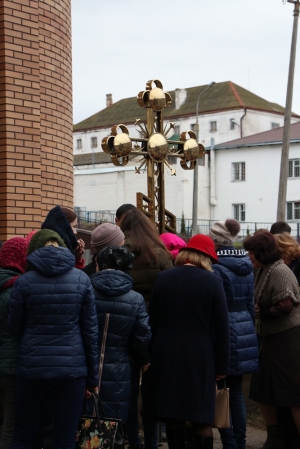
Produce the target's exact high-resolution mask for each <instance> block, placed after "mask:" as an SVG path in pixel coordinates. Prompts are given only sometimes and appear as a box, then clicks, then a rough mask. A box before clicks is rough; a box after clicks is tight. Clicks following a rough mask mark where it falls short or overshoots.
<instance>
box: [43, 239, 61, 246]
mask: <svg viewBox="0 0 300 449" xmlns="http://www.w3.org/2000/svg"><path fill="white" fill-rule="evenodd" d="M44 246H59V244H58V242H57V241H56V240H48V242H46V243H45V245H44Z"/></svg>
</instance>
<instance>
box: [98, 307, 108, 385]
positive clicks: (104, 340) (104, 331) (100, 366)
mask: <svg viewBox="0 0 300 449" xmlns="http://www.w3.org/2000/svg"><path fill="white" fill-rule="evenodd" d="M109 317H110V314H109V313H107V314H106V315H105V323H104V330H103V337H102V345H101V352H100V361H99V384H98V389H99V393H98V394H100V386H101V378H102V371H103V363H104V354H105V346H106V337H107V330H108V324H109Z"/></svg>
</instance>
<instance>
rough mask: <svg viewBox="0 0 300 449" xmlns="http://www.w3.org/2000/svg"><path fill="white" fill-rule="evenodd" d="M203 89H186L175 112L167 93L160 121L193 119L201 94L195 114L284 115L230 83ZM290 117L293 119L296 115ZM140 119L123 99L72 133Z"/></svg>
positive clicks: (135, 105)
mask: <svg viewBox="0 0 300 449" xmlns="http://www.w3.org/2000/svg"><path fill="white" fill-rule="evenodd" d="M207 87H208V86H207V85H205V86H196V87H189V88H187V89H186V99H185V102H184V103H183V104H182V105H181V106H180V107H179V108H178V109H176V108H175V91H171V92H169V94H170V95H171V97H172V104H171V106H170V107H169V108H168V109H165V110H164V117H165V118H168V119H172V118H179V117H184V116H190V115H195V114H196V104H197V100H198V98H199V95H200V94H201V92H203V95H201V101H200V102H199V108H198V112H199V114H205V113H214V112H220V111H226V110H233V109H241V108H246V109H255V110H259V111H266V112H273V113H278V114H280V115H282V114H284V108H283V107H282V106H280V105H278V104H275V103H271V102H269V101H267V100H265V99H263V98H261V97H259V96H258V95H255V94H253V93H252V92H250V91H249V90H247V89H244V88H243V87H241V86H238V85H237V84H234V83H233V82H231V81H226V82H223V83H216V84H214V85H213V86H212V87H211V88H210V89H207ZM206 89H207V90H206ZM205 90H206V91H205ZM204 91H205V92H204ZM293 115H295V116H296V117H297V115H296V114H293ZM144 117H145V113H144V112H143V111H142V108H141V107H140V106H139V105H138V103H137V99H136V97H131V98H125V99H123V100H120V101H117V102H116V103H114V104H112V105H111V106H109V107H107V108H105V109H103V110H102V111H99V112H97V113H96V114H94V115H92V116H91V117H88V118H87V119H85V120H83V121H81V122H79V123H77V124H76V125H74V128H73V129H74V131H86V130H91V129H98V128H108V127H111V126H114V125H116V124H118V123H123V124H131V123H134V121H135V119H136V118H140V119H142V120H143V119H144Z"/></svg>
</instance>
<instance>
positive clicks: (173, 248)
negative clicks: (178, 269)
mask: <svg viewBox="0 0 300 449" xmlns="http://www.w3.org/2000/svg"><path fill="white" fill-rule="evenodd" d="M159 238H160V239H161V240H162V241H163V242H164V244H165V245H166V247H167V248H168V250H169V251H170V253H171V254H172V258H173V259H175V257H176V256H177V254H178V253H179V250H180V249H181V248H185V247H186V243H185V241H184V240H182V238H180V237H178V235H176V234H172V233H171V232H165V233H164V234H161V235H160V236H159Z"/></svg>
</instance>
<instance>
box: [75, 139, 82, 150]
mask: <svg viewBox="0 0 300 449" xmlns="http://www.w3.org/2000/svg"><path fill="white" fill-rule="evenodd" d="M81 148H82V139H77V140H76V149H77V150H80V149H81Z"/></svg>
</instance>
